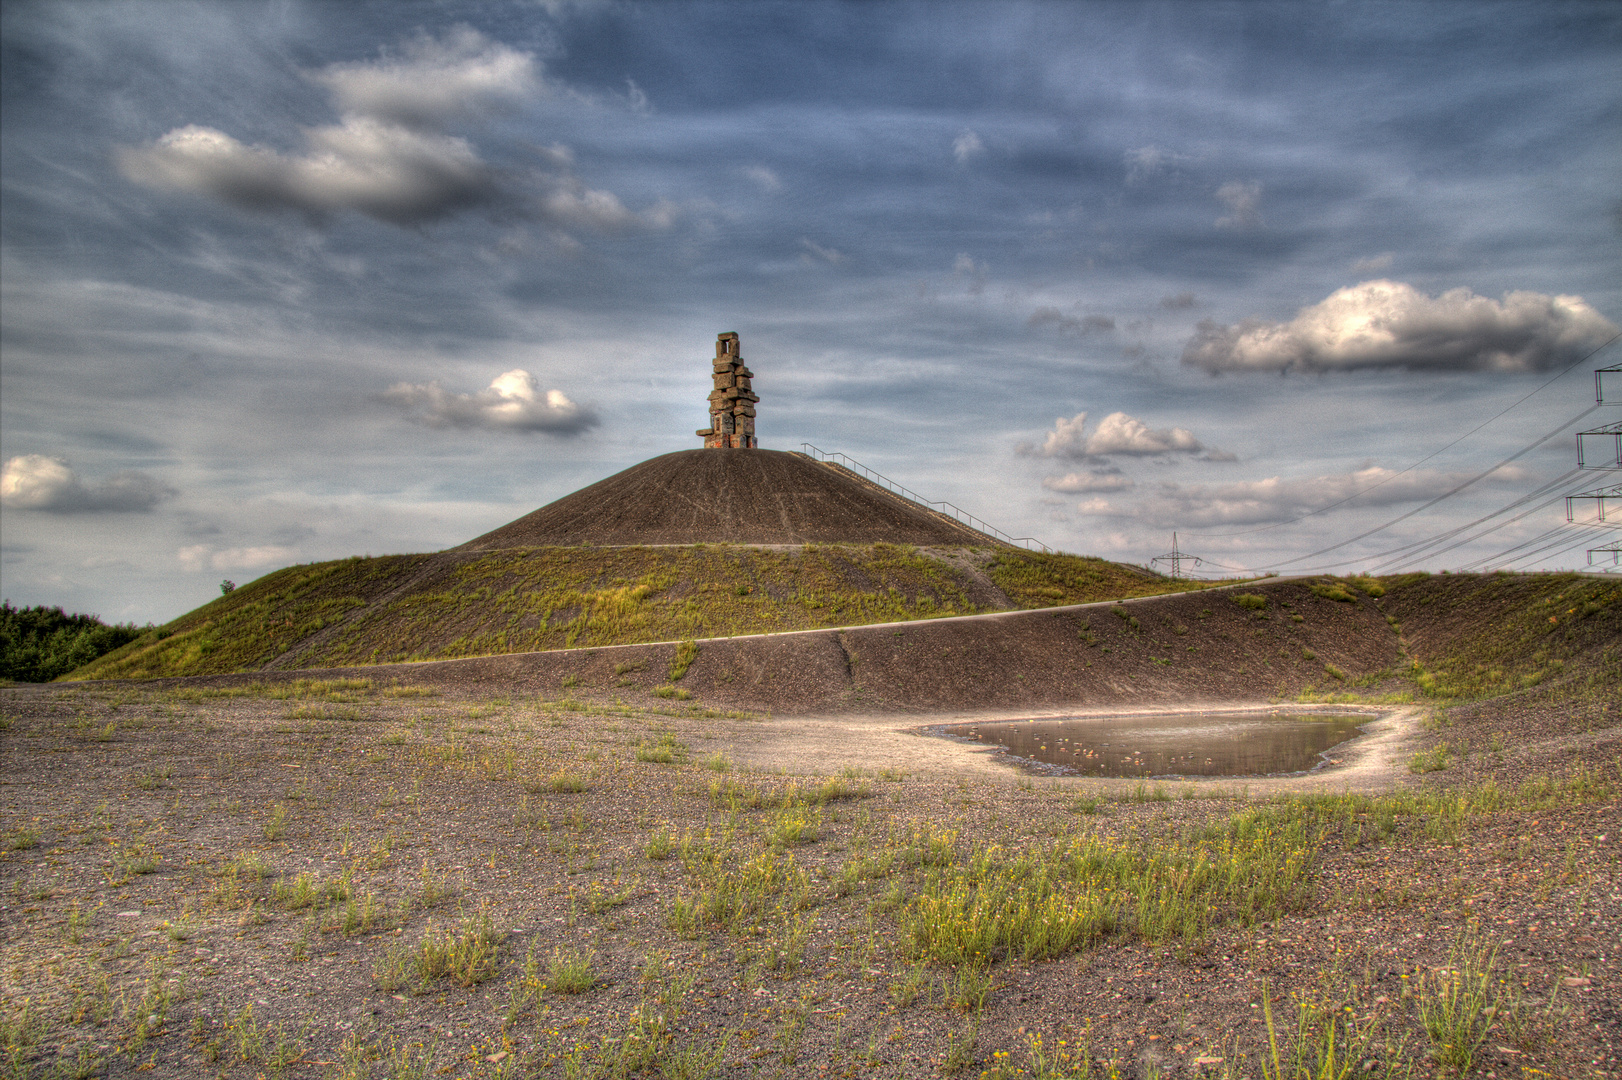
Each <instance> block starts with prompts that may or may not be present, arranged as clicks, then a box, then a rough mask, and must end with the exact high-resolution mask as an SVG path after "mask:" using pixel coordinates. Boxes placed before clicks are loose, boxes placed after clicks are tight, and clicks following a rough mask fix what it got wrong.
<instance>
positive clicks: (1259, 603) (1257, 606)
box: [1233, 592, 1267, 611]
mask: <svg viewBox="0 0 1622 1080" xmlns="http://www.w3.org/2000/svg"><path fill="white" fill-rule="evenodd" d="M1233 602H1234V603H1236V604H1238V605H1239V606H1240V607H1242V608H1244V609H1245V610H1246V611H1261V610H1263V609H1264V608H1266V607H1267V597H1265V596H1263V595H1262V594H1261V593H1253V592H1246V593H1240V594H1239V595H1238V596H1235V597H1234V598H1233Z"/></svg>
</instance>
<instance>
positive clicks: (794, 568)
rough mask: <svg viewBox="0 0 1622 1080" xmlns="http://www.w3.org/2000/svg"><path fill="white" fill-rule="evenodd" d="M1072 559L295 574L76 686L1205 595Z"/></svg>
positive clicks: (504, 565) (586, 559) (703, 551)
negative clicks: (104, 681) (102, 681)
mask: <svg viewBox="0 0 1622 1080" xmlns="http://www.w3.org/2000/svg"><path fill="white" fill-rule="evenodd" d="M1200 587H1202V583H1198V582H1186V581H1183V582H1179V581H1172V580H1170V579H1167V578H1163V577H1158V576H1156V575H1153V574H1150V573H1148V572H1146V571H1144V570H1142V569H1139V568H1135V567H1130V566H1124V565H1122V564H1119V563H1111V562H1108V561H1106V560H1103V559H1095V558H1087V557H1082V556H1075V555H1056V554H1055V555H1044V554H1037V553H1034V552H1022V551H1016V550H1012V549H998V550H995V551H992V550H975V549H915V548H910V547H899V546H894V545H889V544H872V545H805V546H803V547H785V548H763V547H740V546H732V545H724V544H695V545H691V546H680V547H618V548H591V547H535V548H509V549H504V550H497V551H452V552H441V553H438V554H433V555H398V556H386V557H381V558H367V559H361V558H353V559H344V560H340V561H337V562H328V563H315V564H310V565H305V566H294V567H289V568H287V569H285V570H279V571H276V572H275V573H272V574H268V575H266V576H265V577H263V578H261V579H259V580H258V581H255V582H253V583H251V584H249V585H245V586H243V587H241V588H239V589H237V590H236V591H234V592H232V593H230V594H228V595H225V596H222V597H220V598H219V599H218V600H215V601H213V602H212V603H209V604H206V605H204V606H203V607H200V608H198V609H197V610H195V611H193V612H190V613H188V614H186V615H183V616H181V617H180V618H179V619H176V620H174V621H173V622H171V623H169V624H167V625H165V626H161V627H158V628H155V629H154V630H152V631H151V632H149V633H147V634H145V635H143V636H142V637H141V638H139V639H138V640H136V641H133V642H131V643H130V644H128V645H126V646H125V647H123V648H121V649H119V650H117V651H116V652H113V653H110V654H108V655H107V656H104V657H102V658H101V659H99V660H97V661H96V662H94V663H91V664H88V665H86V666H85V667H84V668H81V669H80V670H78V671H76V672H74V673H73V674H72V676H71V678H74V679H105V678H115V679H116V678H128V679H146V678H161V677H168V676H177V675H215V674H223V673H227V672H235V671H254V670H266V669H293V668H311V667H334V666H343V665H355V664H378V663H389V662H398V661H406V660H427V659H450V658H455V657H465V656H479V655H489V654H500V653H515V652H532V651H541V650H551V649H569V648H581V647H592V646H600V645H620V644H632V643H637V642H652V641H671V640H679V639H687V638H704V637H721V636H731V635H738V634H754V633H770V632H780V631H787V630H811V629H817V628H819V627H828V626H847V625H855V624H867V623H878V622H890V621H904V620H912V619H928V618H936V617H940V616H946V615H967V614H974V613H977V612H983V611H1007V610H1014V609H1021V608H1042V607H1052V606H1055V605H1058V604H1072V603H1084V602H1087V601H1093V600H1106V599H1118V598H1125V597H1133V596H1149V595H1154V594H1157V593H1164V592H1175V591H1180V590H1185V589H1190V588H1200Z"/></svg>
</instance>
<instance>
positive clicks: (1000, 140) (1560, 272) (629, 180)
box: [0, 0, 1622, 621]
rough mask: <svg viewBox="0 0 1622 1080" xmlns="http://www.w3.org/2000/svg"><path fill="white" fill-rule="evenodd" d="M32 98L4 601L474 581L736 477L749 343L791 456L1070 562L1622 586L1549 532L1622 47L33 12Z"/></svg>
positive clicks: (1317, 35) (9, 75)
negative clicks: (833, 464)
mask: <svg viewBox="0 0 1622 1080" xmlns="http://www.w3.org/2000/svg"><path fill="white" fill-rule="evenodd" d="M0 47H3V53H0V185H3V186H0V196H3V197H0V459H3V461H4V474H3V477H0V579H3V580H0V585H3V590H4V593H5V595H6V597H7V598H9V599H10V600H11V601H13V602H14V603H22V604H31V603H51V604H62V605H64V606H67V607H69V608H70V609H75V610H81V611H93V612H96V613H98V614H100V615H102V616H103V617H106V618H110V619H120V620H124V619H134V620H137V621H145V620H149V619H150V620H165V619H168V618H171V617H173V616H175V615H177V614H179V613H181V612H183V611H186V610H188V609H190V608H192V607H194V606H196V605H197V604H199V603H202V602H204V601H206V600H207V599H209V597H210V596H213V595H217V593H218V587H219V581H220V579H221V578H222V577H230V578H233V579H235V580H237V581H239V582H241V581H246V580H249V579H251V578H254V577H257V576H258V575H259V574H261V573H264V572H267V571H269V570H271V569H274V568H276V567H278V566H283V565H287V564H289V563H294V562H306V561H313V560H317V559H327V558H335V557H340V556H345V555H350V554H366V553H371V554H382V553H386V552H402V551H423V550H433V549H437V548H442V547H446V546H450V545H452V544H456V543H459V542H461V541H463V540H465V539H468V538H470V537H472V536H476V535H478V534H479V533H482V532H485V531H487V530H489V529H491V528H494V527H495V526H498V525H500V524H502V523H504V522H506V521H508V520H511V519H512V518H514V517H517V516H519V515H521V514H523V513H526V512H528V511H529V510H531V509H533V508H535V507H536V506H539V505H542V504H544V503H546V502H549V501H551V500H552V499H555V498H557V497H559V496H562V495H565V494H567V493H569V492H570V491H573V490H575V489H577V488H579V487H581V486H584V485H585V484H588V483H591V482H593V481H595V480H597V479H600V478H602V477H603V476H606V475H608V474H610V473H612V472H615V471H617V470H619V469H622V468H625V467H627V466H629V465H632V464H635V463H636V462H638V461H641V460H643V459H645V458H648V457H651V456H654V455H656V454H660V453H665V452H668V451H672V450H679V449H685V448H690V447H694V446H697V445H698V442H699V440H698V439H697V438H696V437H695V436H694V434H693V431H694V430H695V429H696V428H699V427H703V426H704V425H705V423H706V421H707V417H706V413H705V404H704V398H705V395H706V393H707V392H708V385H707V384H708V372H709V365H708V358H709V356H710V355H712V353H713V350H714V340H715V335H716V334H717V333H719V332H721V331H727V330H736V331H738V332H739V333H740V334H741V335H742V344H743V353H744V356H745V358H746V359H747V360H748V362H749V364H750V366H751V367H752V368H753V370H754V371H755V373H756V375H757V379H756V389H757V390H758V391H759V393H760V395H761V398H762V401H761V404H760V422H759V430H760V434H761V439H762V443H763V445H765V446H767V447H770V448H774V449H786V450H791V449H799V447H800V444H801V443H802V442H809V443H812V444H815V445H816V446H818V447H821V448H822V449H824V450H828V451H841V452H844V453H846V454H849V455H850V456H852V457H854V458H856V459H857V460H859V461H861V462H863V463H864V464H866V465H868V466H869V467H871V468H874V469H877V470H879V471H881V472H883V473H885V474H887V475H889V476H891V477H893V478H895V479H896V480H897V481H899V482H902V483H905V484H906V485H907V486H909V487H911V488H913V489H914V490H917V491H920V492H923V493H925V494H927V495H928V496H929V497H931V498H937V499H948V500H951V501H953V502H955V503H957V504H959V505H961V506H962V507H964V508H965V509H968V510H970V511H972V512H973V513H975V514H977V515H979V516H980V517H982V518H984V519H986V520H989V521H991V522H992V523H994V524H996V525H998V526H999V527H1001V528H1002V529H1004V530H1006V531H1007V532H1009V533H1012V534H1015V535H1022V536H1024V535H1029V536H1036V537H1039V538H1041V539H1042V540H1043V541H1045V542H1046V543H1048V544H1049V545H1052V546H1055V547H1058V548H1062V549H1064V550H1068V551H1075V552H1082V553H1089V554H1098V555H1103V556H1107V557H1110V558H1117V559H1122V560H1125V561H1131V562H1146V561H1147V560H1148V559H1149V558H1151V557H1152V556H1155V555H1159V554H1161V553H1163V552H1164V551H1166V550H1168V549H1169V547H1170V544H1171V533H1172V531H1173V530H1175V531H1177V533H1178V540H1179V545H1180V546H1181V547H1182V548H1183V549H1184V550H1187V551H1192V552H1193V553H1195V554H1197V555H1200V556H1203V557H1205V558H1207V559H1208V560H1210V563H1209V564H1208V567H1207V568H1214V567H1217V566H1229V567H1244V568H1258V569H1278V570H1281V571H1286V572H1288V571H1294V570H1302V569H1315V568H1319V567H1334V568H1338V569H1342V570H1354V569H1361V568H1365V567H1388V568H1389V567H1394V566H1400V565H1409V564H1410V563H1411V564H1412V565H1415V566H1421V567H1425V568H1432V569H1441V568H1449V567H1461V566H1468V565H1474V564H1481V565H1501V564H1503V563H1504V562H1506V561H1507V560H1508V559H1512V558H1515V557H1517V556H1520V557H1522V558H1521V561H1518V562H1512V563H1510V564H1511V565H1514V566H1520V567H1534V566H1567V567H1571V566H1581V565H1583V564H1584V563H1585V562H1586V561H1587V558H1586V555H1585V551H1586V549H1587V548H1589V547H1597V546H1599V545H1600V544H1602V543H1606V542H1614V541H1615V540H1616V534H1615V532H1609V533H1606V532H1603V531H1598V530H1582V529H1579V528H1575V527H1573V528H1571V529H1569V530H1564V531H1560V530H1558V529H1557V526H1560V524H1561V523H1562V522H1564V520H1565V518H1564V510H1563V507H1562V506H1561V505H1559V504H1558V502H1551V500H1553V499H1554V498H1555V496H1558V495H1561V494H1564V493H1565V492H1567V491H1574V490H1581V489H1585V488H1593V487H1596V486H1597V485H1599V484H1600V483H1603V482H1604V481H1605V480H1607V479H1610V480H1613V481H1614V475H1612V476H1606V475H1602V474H1596V473H1593V472H1590V473H1587V474H1582V475H1575V476H1567V475H1566V474H1567V473H1568V472H1570V470H1571V469H1572V468H1573V466H1575V464H1576V454H1575V447H1574V444H1573V443H1574V440H1573V438H1572V433H1573V432H1575V431H1576V430H1579V429H1580V428H1583V427H1596V426H1598V425H1600V424H1602V423H1604V422H1607V421H1614V420H1618V419H1622V410H1616V411H1615V414H1614V415H1613V414H1612V413H1611V412H1608V411H1607V410H1600V411H1597V412H1594V413H1590V414H1588V415H1586V416H1584V415H1582V414H1583V413H1584V410H1585V409H1587V408H1588V407H1589V406H1591V405H1592V404H1593V398H1594V393H1593V377H1592V374H1591V372H1592V371H1593V369H1594V368H1595V367H1597V366H1600V365H1602V364H1606V363H1609V364H1616V363H1619V362H1622V345H1619V344H1613V345H1610V346H1609V347H1608V348H1606V349H1605V350H1603V351H1601V352H1600V353H1599V354H1598V355H1597V356H1595V357H1594V358H1593V359H1592V360H1585V357H1587V356H1588V354H1589V353H1591V352H1593V351H1594V350H1596V349H1599V348H1600V347H1601V346H1603V345H1605V343H1606V342H1607V341H1609V340H1610V339H1611V338H1612V337H1613V336H1615V335H1616V334H1617V333H1618V328H1619V326H1622V242H1619V241H1622V189H1619V188H1618V186H1617V183H1616V178H1617V176H1618V175H1622V121H1619V118H1622V78H1619V76H1622V12H1619V11H1618V10H1617V8H1616V6H1615V5H1612V4H1546V3H1539V4H1507V5H1494V4H1482V3H1468V4H1459V5H1449V4H1442V3H1437V4H1422V5H1371V4H1357V3H1352V4H1337V5H1327V6H1320V5H1304V4H1287V5H1276V6H1275V5H1269V4H1262V3H1244V4H1236V5H1224V4H1218V3H1182V4H1165V5H1156V4H1125V3H1122V4H1107V3H1101V4H1057V3H1052V4H1030V5H1021V4H1016V3H981V4H963V5H953V4H929V5H912V4H816V3H785V4H773V3H766V2H754V3H733V4H702V3H691V4H667V3H646V4H643V3H626V2H612V0H610V2H601V3H593V2H589V0H579V2H567V0H557V2H552V3H457V2H454V0H451V2H435V3H423V4H411V3H405V2H399V3H396V2H391V3H387V4H370V5H368V4H359V3H357V4H343V5H338V4H318V3H308V4H305V3H297V2H277V3H267V4H251V3H238V2H232V3H186V4H180V3H174V4H170V3H159V2H140V3H127V4H119V3H108V4H95V5H90V4H83V3H60V4H57V3H29V2H26V0H17V2H12V3H8V4H6V5H4V6H3V7H0ZM1522 399H1524V400H1522ZM1517 402H1519V404H1517ZM1511 406H1513V407H1511ZM1506 409H1507V410H1508V411H1504V410H1506ZM1500 412H1502V415H1501V416H1499V415H1497V414H1499V413H1500ZM1546 435H1547V436H1549V438H1548V440H1547V441H1546V442H1543V443H1541V444H1540V445H1536V446H1533V445H1532V444H1534V443H1537V442H1538V440H1540V439H1543V438H1544V437H1545V436H1546ZM1528 447H1531V448H1530V449H1528ZM1500 463H1502V467H1501V468H1498V469H1497V470H1496V471H1492V470H1493V467H1494V466H1495V465H1499V464H1500ZM1504 507H1512V509H1511V510H1510V512H1509V513H1506V514H1503V515H1500V516H1499V517H1497V518H1487V519H1486V520H1484V521H1483V522H1482V523H1481V524H1478V525H1471V523H1472V522H1474V521H1475V520H1476V519H1478V518H1483V517H1484V515H1489V514H1491V513H1492V512H1494V511H1497V510H1499V509H1501V508H1504ZM1399 519H1400V520H1399ZM1510 519H1514V520H1510ZM1392 522H1394V524H1390V525H1389V526H1388V527H1386V528H1383V529H1380V528H1379V527H1380V526H1383V525H1387V523H1392ZM1495 525H1496V526H1500V527H1497V528H1494V529H1493V531H1490V532H1487V531H1484V530H1486V529H1489V528H1493V526H1495ZM1363 534H1367V535H1363ZM1427 542H1430V543H1429V544H1428V546H1420V545H1426V543H1427ZM1408 545H1414V546H1412V547H1409V546H1408ZM1517 545H1525V546H1524V547H1519V548H1517ZM1511 549H1514V550H1513V551H1512V554H1511V555H1510V556H1506V557H1499V553H1500V552H1504V551H1506V550H1511ZM1404 558H1408V559H1409V560H1410V563H1404V562H1403V560H1404Z"/></svg>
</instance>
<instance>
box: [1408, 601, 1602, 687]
mask: <svg viewBox="0 0 1622 1080" xmlns="http://www.w3.org/2000/svg"><path fill="white" fill-rule="evenodd" d="M1383 584H1384V585H1385V589H1386V597H1385V599H1384V605H1385V609H1386V610H1387V611H1388V612H1394V614H1395V617H1396V618H1397V619H1398V621H1399V622H1400V624H1401V625H1402V627H1403V633H1404V634H1405V635H1409V636H1412V637H1413V638H1414V639H1415V640H1416V641H1417V642H1419V643H1420V644H1419V646H1417V647H1416V648H1415V649H1414V651H1413V656H1412V660H1413V668H1412V670H1411V674H1412V675H1413V677H1414V679H1415V682H1416V684H1417V686H1418V689H1419V691H1420V693H1422V694H1423V695H1425V696H1427V697H1431V698H1444V699H1446V698H1452V699H1465V700H1468V699H1477V698H1485V697H1494V696H1497V695H1499V694H1505V693H1511V692H1514V691H1522V690H1528V689H1530V688H1532V687H1537V686H1542V685H1544V684H1548V688H1547V691H1546V692H1548V693H1551V694H1555V695H1557V696H1562V697H1566V696H1575V697H1591V698H1594V699H1596V700H1615V699H1616V696H1617V694H1618V691H1619V689H1622V585H1618V584H1617V583H1616V582H1614V581H1607V580H1603V579H1596V578H1592V577H1586V576H1584V575H1581V574H1570V573H1567V574H1512V575H1496V574H1494V575H1479V576H1478V575H1463V574H1454V575H1440V576H1435V577H1433V576H1431V575H1429V574H1408V575H1404V576H1402V577H1399V578H1386V579H1383ZM1544 692H1545V691H1544V690H1540V691H1539V693H1544Z"/></svg>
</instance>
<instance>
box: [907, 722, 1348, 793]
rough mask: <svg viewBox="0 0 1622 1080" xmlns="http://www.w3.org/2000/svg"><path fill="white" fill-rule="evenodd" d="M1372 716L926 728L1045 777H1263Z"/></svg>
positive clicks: (1306, 757) (1296, 765)
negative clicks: (1001, 753) (996, 752)
mask: <svg viewBox="0 0 1622 1080" xmlns="http://www.w3.org/2000/svg"><path fill="white" fill-rule="evenodd" d="M1373 719H1374V718H1373V717H1370V716H1367V715H1363V716H1331V715H1326V714H1323V713H1286V712H1249V713H1161V714H1157V715H1152V716H1103V717H1095V718H1089V719H1085V720H1083V719H1076V718H1068V719H1067V718H1064V717H1059V718H1055V719H1050V720H1004V721H998V722H995V723H986V724H949V725H942V726H939V727H932V728H929V729H928V731H929V733H930V734H931V735H943V736H946V737H948V738H954V739H962V740H965V741H969V742H980V743H988V744H990V745H993V746H998V747H1001V748H1003V749H1004V750H1005V751H1006V752H1008V753H1009V754H1012V755H1014V756H1015V757H1018V758H1023V759H1024V763H1025V764H1028V765H1032V766H1033V767H1035V768H1037V769H1039V770H1040V771H1042V772H1046V773H1063V774H1068V775H1076V776H1126V777H1148V776H1268V775H1275V774H1280V773H1301V772H1308V771H1310V770H1312V769H1315V768H1318V767H1319V766H1321V765H1324V764H1327V759H1326V758H1325V757H1324V752H1325V751H1327V750H1329V749H1331V748H1332V747H1335V746H1339V745H1340V744H1341V743H1344V742H1346V741H1348V740H1350V739H1355V738H1357V737H1358V736H1359V735H1361V734H1362V732H1361V731H1360V730H1359V728H1358V725H1360V724H1367V723H1369V722H1370V721H1371V720H1373Z"/></svg>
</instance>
